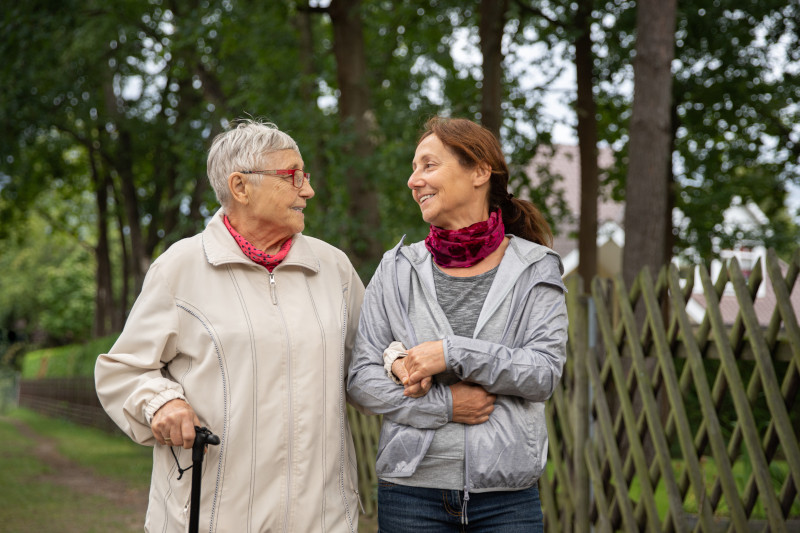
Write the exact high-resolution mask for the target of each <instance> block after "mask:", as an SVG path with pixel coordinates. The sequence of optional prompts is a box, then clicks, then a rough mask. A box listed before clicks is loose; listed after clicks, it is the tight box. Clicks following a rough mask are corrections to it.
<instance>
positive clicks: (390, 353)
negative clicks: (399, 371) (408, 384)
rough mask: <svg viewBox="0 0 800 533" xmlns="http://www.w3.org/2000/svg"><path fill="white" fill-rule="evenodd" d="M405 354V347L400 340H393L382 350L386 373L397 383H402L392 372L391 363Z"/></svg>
mask: <svg viewBox="0 0 800 533" xmlns="http://www.w3.org/2000/svg"><path fill="white" fill-rule="evenodd" d="M407 355H408V353H407V352H406V348H405V346H403V344H402V343H401V342H400V341H394V342H393V343H391V344H390V345H389V347H388V348H386V349H385V350H384V351H383V368H384V370H386V375H387V376H389V379H391V380H392V381H394V382H395V383H397V384H398V385H402V384H403V382H402V381H400V380H399V379H397V376H395V375H394V373H393V372H392V364H393V363H394V362H395V361H396V360H398V359H402V358H403V357H405V356H407Z"/></svg>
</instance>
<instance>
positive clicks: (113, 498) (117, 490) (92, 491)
mask: <svg viewBox="0 0 800 533" xmlns="http://www.w3.org/2000/svg"><path fill="white" fill-rule="evenodd" d="M6 420H7V421H9V422H11V423H12V424H13V425H14V426H15V427H16V428H17V430H18V431H19V432H20V434H22V435H23V436H25V437H27V438H28V439H31V440H32V441H33V442H34V443H35V447H34V450H33V454H34V456H35V457H36V458H37V459H38V460H39V461H41V462H42V463H44V464H45V465H47V466H48V467H49V470H50V472H49V473H47V474H45V475H42V476H39V478H38V480H40V481H43V482H47V483H52V484H54V485H59V486H63V487H66V488H68V489H69V490H70V491H72V492H75V493H76V494H80V495H85V496H97V497H101V498H104V499H106V500H108V504H109V505H111V506H113V507H114V508H115V509H117V512H116V513H115V515H116V516H117V517H118V518H119V519H120V521H122V522H123V523H124V524H125V525H126V526H130V530H131V531H142V529H143V527H144V517H145V513H146V511H147V489H133V488H131V487H129V486H127V485H126V484H125V483H122V482H120V481H117V480H114V479H109V478H107V477H103V476H98V475H97V474H95V473H94V472H93V471H92V470H91V469H90V468H86V467H84V466H81V465H79V464H77V463H75V462H74V461H72V460H70V459H68V458H67V457H64V456H63V455H61V453H59V451H58V448H57V446H56V443H55V442H54V441H52V440H50V439H47V438H45V437H42V436H41V435H39V434H38V433H36V432H35V431H33V430H32V429H31V428H30V427H28V426H27V425H26V424H25V423H24V422H22V421H20V420H15V419H6ZM61 531H67V530H64V529H61Z"/></svg>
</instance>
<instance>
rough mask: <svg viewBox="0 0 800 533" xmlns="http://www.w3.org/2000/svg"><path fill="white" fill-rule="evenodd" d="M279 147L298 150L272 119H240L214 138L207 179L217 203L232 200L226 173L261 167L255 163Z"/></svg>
mask: <svg viewBox="0 0 800 533" xmlns="http://www.w3.org/2000/svg"><path fill="white" fill-rule="evenodd" d="M279 150H294V151H295V152H297V153H300V149H299V148H298V147H297V143H296V142H295V141H294V139H292V138H291V137H290V136H289V135H288V134H286V133H284V132H282V131H281V130H279V129H278V127H277V126H276V125H275V124H273V123H271V122H265V121H261V120H253V119H239V120H237V121H236V127H235V128H232V129H230V130H228V131H225V132H223V133H220V134H219V135H217V136H216V137H214V141H213V142H212V143H211V148H209V150H208V163H207V165H208V181H210V182H211V187H213V189H214V193H215V194H216V195H217V200H218V201H219V203H220V205H222V206H223V207H226V206H227V205H228V203H229V202H230V200H231V193H230V191H229V190H228V176H230V175H231V173H232V172H237V171H242V170H263V169H257V168H255V166H257V165H259V164H260V162H261V161H262V159H263V157H264V156H265V155H267V154H271V153H272V152H277V151H279Z"/></svg>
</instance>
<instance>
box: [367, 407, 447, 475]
mask: <svg viewBox="0 0 800 533" xmlns="http://www.w3.org/2000/svg"><path fill="white" fill-rule="evenodd" d="M433 431H434V430H432V429H417V428H414V427H411V426H405V425H403V424H397V423H395V422H392V421H391V420H389V419H387V418H386V417H384V418H383V425H382V426H381V438H380V441H379V443H378V457H377V459H376V461H375V471H376V473H377V474H378V476H379V477H380V476H384V477H408V476H410V475H411V474H413V473H414V471H415V470H416V469H417V466H418V465H419V462H420V461H421V460H422V458H423V457H425V453H426V452H427V451H428V447H429V446H430V444H431V441H432V440H433Z"/></svg>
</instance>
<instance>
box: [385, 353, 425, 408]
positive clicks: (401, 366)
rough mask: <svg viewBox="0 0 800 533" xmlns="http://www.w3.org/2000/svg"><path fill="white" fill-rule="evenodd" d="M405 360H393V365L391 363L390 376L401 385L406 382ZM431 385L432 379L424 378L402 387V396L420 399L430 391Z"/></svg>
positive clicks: (404, 358) (402, 358)
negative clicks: (395, 377) (394, 377)
mask: <svg viewBox="0 0 800 533" xmlns="http://www.w3.org/2000/svg"><path fill="white" fill-rule="evenodd" d="M406 359H407V357H400V358H398V359H395V361H394V363H392V374H394V375H395V376H397V379H399V380H400V381H401V382H402V383H406V382H408V370H406V364H405V360H406ZM431 385H433V378H425V379H423V380H422V381H420V382H419V383H415V384H414V385H404V387H405V390H403V394H404V395H406V396H410V397H411V398H421V397H422V396H425V395H426V394H428V391H429V390H431Z"/></svg>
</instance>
